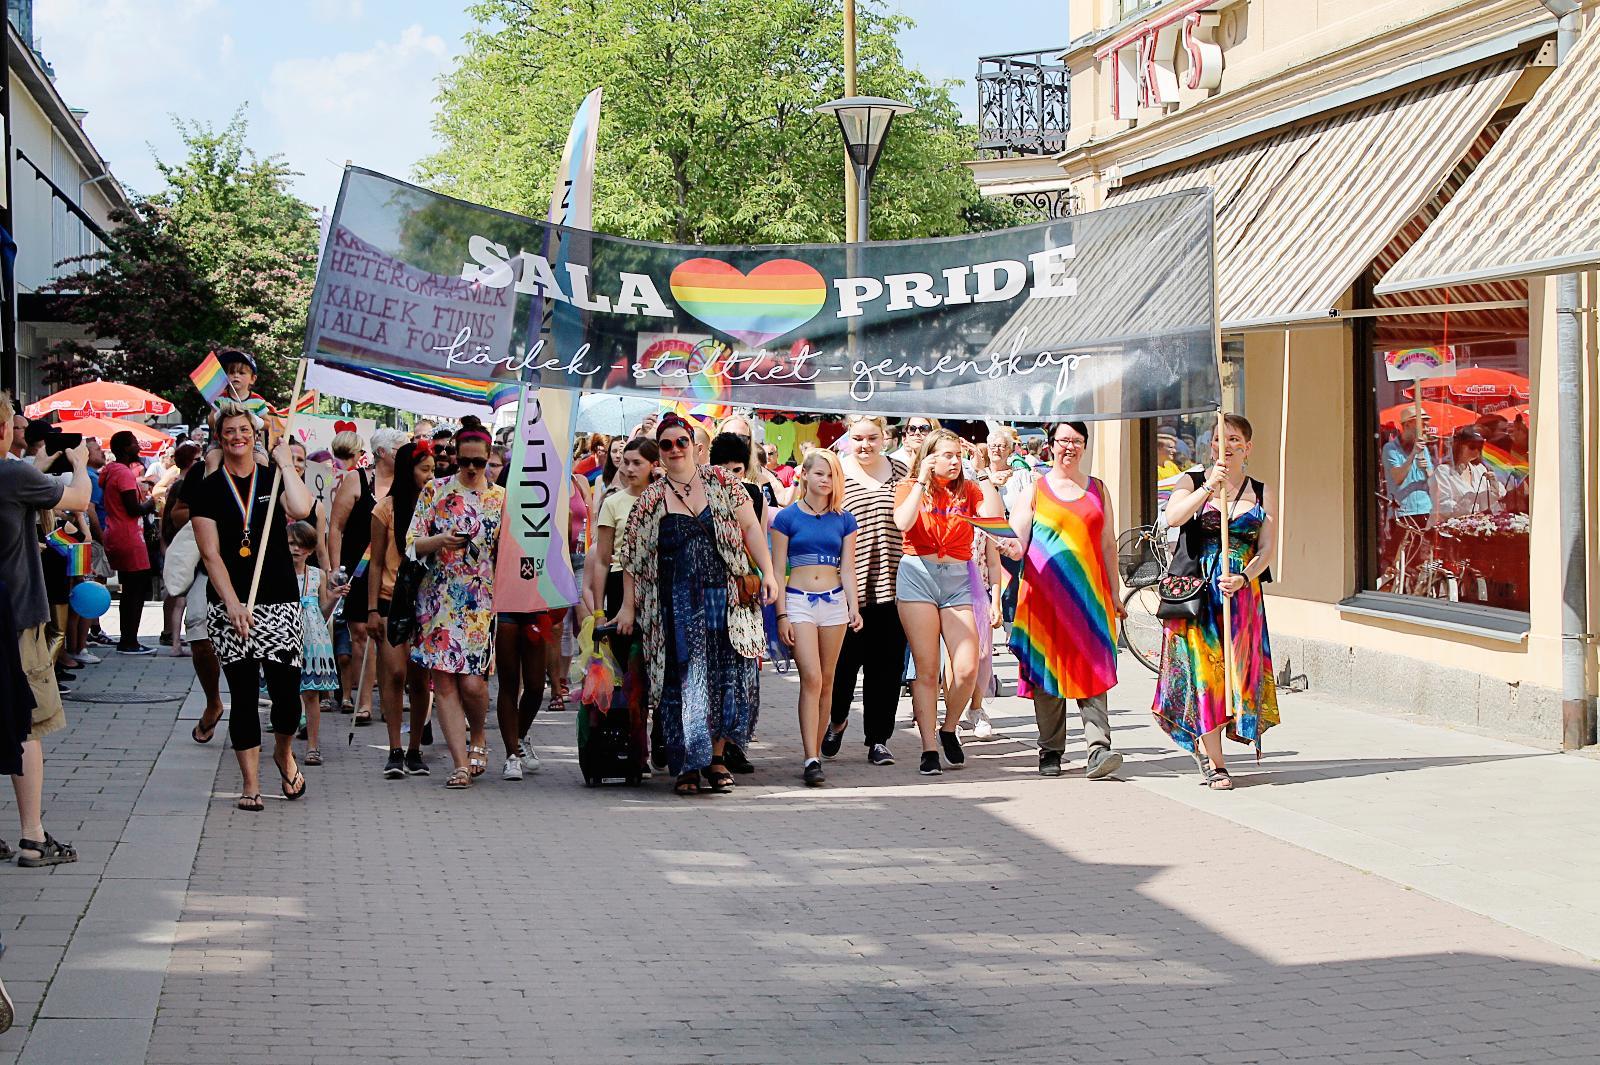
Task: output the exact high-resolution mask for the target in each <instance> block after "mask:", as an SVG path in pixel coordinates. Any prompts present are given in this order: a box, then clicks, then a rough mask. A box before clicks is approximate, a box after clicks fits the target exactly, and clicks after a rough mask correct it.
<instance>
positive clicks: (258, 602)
mask: <svg viewBox="0 0 1600 1065" xmlns="http://www.w3.org/2000/svg"><path fill="white" fill-rule="evenodd" d="M256 424H257V423H256V417H255V415H253V414H251V413H250V411H248V410H247V409H245V408H244V407H243V406H241V405H239V404H237V403H232V402H226V401H225V402H223V403H222V405H221V406H220V407H219V408H218V411H217V435H218V437H220V439H221V440H222V465H221V466H220V467H219V468H218V469H217V470H216V472H214V473H212V474H211V475H209V476H208V477H206V479H205V480H204V481H202V482H201V483H200V487H199V488H198V489H196V490H195V493H194V498H193V500H192V501H191V503H190V516H191V520H192V521H193V523H194V539H195V543H196V544H197V545H198V546H199V548H200V558H201V560H202V561H203V562H204V563H205V567H206V576H207V578H209V580H208V582H207V584H208V587H207V588H206V597H207V598H208V599H209V600H210V601H211V612H210V614H209V615H208V617H207V619H206V622H207V630H208V631H209V633H210V635H211V642H212V643H213V644H214V645H215V646H216V651H217V657H218V658H219V659H221V660H222V672H223V675H224V676H226V677H227V678H228V691H229V694H230V696H231V702H232V707H233V708H232V710H231V711H230V712H229V717H228V737H229V739H231V740H232V741H233V750H234V754H235V755H236V756H237V757H238V759H239V772H240V774H241V775H242V776H243V777H244V788H243V793H242V794H241V795H240V796H239V803H238V805H239V809H241V810H249V811H251V812H258V811H260V810H262V809H264V806H263V805H262V802H261V786H260V782H259V778H260V761H261V715H260V711H259V710H258V709H257V705H258V700H259V698H260V694H259V693H260V684H261V680H262V677H263V676H265V678H266V683H267V693H268V695H269V697H270V698H271V701H272V712H271V719H272V738H273V751H272V760H273V762H274V763H275V764H276V765H277V767H278V773H279V775H280V776H282V778H283V797H284V798H286V799H298V798H300V796H302V795H304V794H305V793H306V778H305V776H304V774H302V773H301V772H300V767H299V765H298V764H297V763H296V762H295V757H294V734H295V730H296V728H297V727H298V725H299V724H300V652H301V630H300V589H299V587H298V586H297V585H296V583H295V579H294V563H293V561H292V560H291V559H290V557H289V538H288V536H287V535H286V533H285V526H284V522H283V520H282V517H281V516H286V517H288V518H290V519H292V520H294V521H301V520H303V519H305V518H306V517H307V516H308V515H309V514H310V513H311V507H312V504H313V503H314V502H315V500H314V499H313V498H312V495H311V491H310V489H308V488H307V487H306V486H305V482H304V481H302V480H301V479H300V475H299V474H297V473H295V470H294V456H293V455H292V454H291V453H290V451H289V445H288V444H287V443H286V442H285V441H282V440H280V441H279V442H278V446H277V447H276V448H274V449H273V451H272V462H273V464H274V465H275V466H276V467H277V473H278V475H279V476H280V477H281V481H280V492H279V501H280V503H281V510H279V512H278V513H275V514H274V515H273V518H272V522H271V523H270V524H268V522H267V509H268V507H269V505H270V503H271V500H272V483H273V470H272V468H270V467H268V466H265V465H260V464H258V463H257V462H256V454H255V452H256ZM280 515H281V516H280ZM258 561H259V563H260V565H261V583H260V586H259V587H258V588H257V589H256V595H255V605H254V607H253V608H252V607H251V606H250V605H249V601H250V582H251V580H252V579H253V577H254V574H255V569H256V565H257V562H258Z"/></svg>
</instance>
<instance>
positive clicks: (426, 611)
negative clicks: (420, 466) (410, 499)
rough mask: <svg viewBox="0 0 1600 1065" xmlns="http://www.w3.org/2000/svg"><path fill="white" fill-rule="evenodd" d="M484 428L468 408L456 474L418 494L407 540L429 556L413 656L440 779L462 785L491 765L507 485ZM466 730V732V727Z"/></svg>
mask: <svg viewBox="0 0 1600 1065" xmlns="http://www.w3.org/2000/svg"><path fill="white" fill-rule="evenodd" d="M490 444H491V441H490V438H489V433H488V431H487V430H485V429H484V428H483V423H482V422H480V421H479V420H478V419H477V418H475V417H473V416H472V415H470V414H469V415H467V416H466V417H465V418H462V419H461V428H460V429H459V430H457V431H456V434H455V449H456V474H455V476H454V477H452V478H450V479H449V480H444V479H440V480H434V481H429V482H428V484H427V486H426V487H424V488H423V489H422V492H421V494H420V495H419V496H418V498H417V506H416V509H415V511H414V512H413V514H412V517H411V528H410V530H409V532H408V533H407V534H406V544H407V546H409V547H410V548H411V549H412V551H413V552H414V553H415V554H416V556H417V557H418V558H419V559H427V560H428V563H429V565H428V575H427V576H426V577H424V578H423V580H422V585H421V588H420V589H419V590H418V593H417V639H416V644H415V645H414V646H413V647H412V649H411V660H412V661H413V662H415V663H417V664H418V665H420V666H422V667H424V668H426V669H427V670H429V671H430V673H431V675H432V677H433V696H434V704H435V706H436V707H437V709H438V716H439V725H440V727H441V728H442V729H443V730H444V736H445V743H446V744H447V745H448V746H449V748H450V758H451V761H452V762H453V763H454V768H453V769H452V770H451V772H450V776H449V778H448V779H447V780H446V781H445V787H447V788H451V789H459V788H466V787H470V786H471V785H472V781H473V778H475V777H477V776H480V775H482V774H483V772H484V771H485V770H486V769H488V767H489V748H488V737H487V734H486V732H485V726H486V725H487V720H488V714H489V684H488V680H487V679H486V678H487V676H488V673H489V665H490V662H491V661H492V659H493V652H494V648H493V631H494V559H495V546H496V544H497V543H498V542H499V538H500V522H501V520H502V518H503V516H504V512H505V502H506V491H505V489H504V488H501V487H500V486H499V485H493V484H490V483H489V481H488V477H487V476H486V473H487V469H488V466H489V447H490ZM469 730H470V734H469Z"/></svg>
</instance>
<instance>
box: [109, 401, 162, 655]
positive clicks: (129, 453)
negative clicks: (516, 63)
mask: <svg viewBox="0 0 1600 1065" xmlns="http://www.w3.org/2000/svg"><path fill="white" fill-rule="evenodd" d="M111 456H112V461H110V462H108V463H106V464H105V466H104V467H103V468H102V469H101V470H100V491H101V492H102V494H103V495H104V498H105V507H106V523H105V529H104V532H103V538H104V541H105V545H106V558H107V559H108V560H109V561H110V563H111V568H112V569H114V570H116V571H117V584H118V586H119V587H120V588H121V591H122V604H121V607H120V608H119V610H120V615H119V616H120V618H121V625H122V635H121V638H120V639H119V640H118V641H117V653H118V654H123V655H148V654H154V653H155V648H153V647H146V646H144V645H143V644H141V643H140V642H139V620H140V618H141V617H142V616H143V615H144V604H145V602H146V600H148V599H149V598H150V584H151V581H152V579H153V578H154V576H155V571H154V570H153V569H152V568H151V566H150V549H149V547H148V546H147V545H146V544H145V537H144V516H145V515H146V514H151V513H154V511H155V502H154V500H152V499H151V498H150V494H149V492H147V491H146V490H145V487H144V485H143V483H142V481H141V478H142V477H143V476H144V464H143V463H142V462H140V461H139V438H138V437H136V436H134V435H133V434H132V433H130V432H128V431H127V430H126V429H124V430H123V431H121V432H119V433H114V434H112V437H111Z"/></svg>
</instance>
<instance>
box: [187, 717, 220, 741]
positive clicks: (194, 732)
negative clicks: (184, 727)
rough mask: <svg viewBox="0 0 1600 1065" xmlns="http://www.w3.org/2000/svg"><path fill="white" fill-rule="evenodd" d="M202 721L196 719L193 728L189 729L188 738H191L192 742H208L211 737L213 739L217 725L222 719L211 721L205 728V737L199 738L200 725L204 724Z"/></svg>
mask: <svg viewBox="0 0 1600 1065" xmlns="http://www.w3.org/2000/svg"><path fill="white" fill-rule="evenodd" d="M204 723H205V722H204V721H197V722H195V726H194V728H192V729H190V730H189V738H190V739H191V740H194V742H196V743H210V742H211V741H212V739H214V738H215V737H216V735H217V726H218V725H220V724H221V723H222V720H221V719H220V718H219V719H217V720H216V721H213V722H212V723H211V727H210V728H208V729H206V738H205V739H201V738H200V726H201V725H202V724H204Z"/></svg>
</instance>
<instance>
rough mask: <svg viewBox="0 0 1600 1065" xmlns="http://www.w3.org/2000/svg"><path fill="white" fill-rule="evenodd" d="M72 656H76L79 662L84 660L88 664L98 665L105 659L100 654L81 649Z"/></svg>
mask: <svg viewBox="0 0 1600 1065" xmlns="http://www.w3.org/2000/svg"><path fill="white" fill-rule="evenodd" d="M72 657H73V658H76V659H77V660H78V661H79V662H82V663H83V664H84V665H86V666H98V665H99V664H100V663H101V662H103V661H105V660H104V659H103V658H101V657H100V656H99V655H93V654H90V653H89V652H88V651H79V652H78V653H77V654H75V655H73V656H72Z"/></svg>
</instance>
